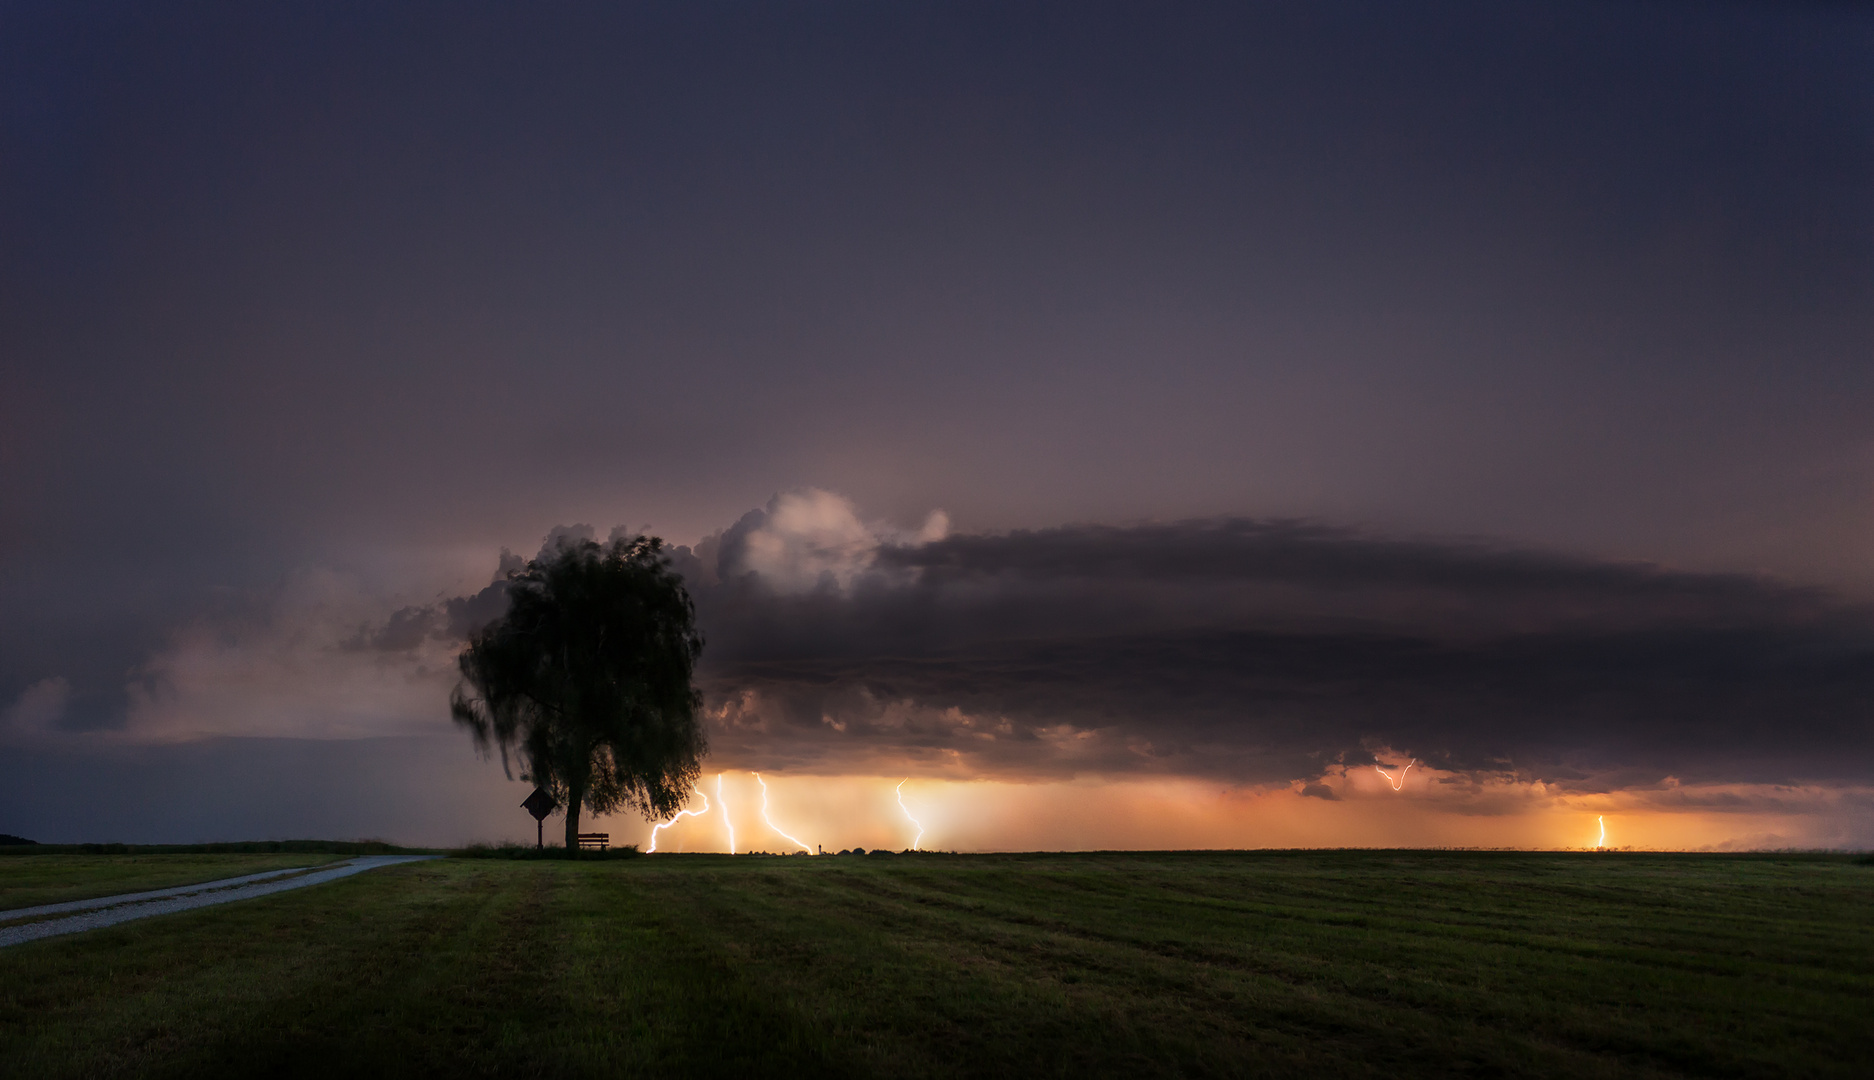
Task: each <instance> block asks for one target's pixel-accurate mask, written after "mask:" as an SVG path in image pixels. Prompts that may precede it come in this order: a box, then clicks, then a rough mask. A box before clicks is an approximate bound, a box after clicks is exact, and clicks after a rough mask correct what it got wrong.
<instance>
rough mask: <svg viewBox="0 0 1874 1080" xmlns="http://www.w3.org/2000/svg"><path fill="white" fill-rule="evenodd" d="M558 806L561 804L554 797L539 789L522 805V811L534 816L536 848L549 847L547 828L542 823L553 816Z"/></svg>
mask: <svg viewBox="0 0 1874 1080" xmlns="http://www.w3.org/2000/svg"><path fill="white" fill-rule="evenodd" d="M558 806H559V803H558V801H557V800H555V799H554V798H553V796H551V795H548V794H547V793H546V792H544V791H542V790H540V789H539V788H535V789H534V793H533V794H532V795H529V796H527V801H526V802H524V803H522V804H521V809H523V810H525V811H527V812H528V813H530V814H532V815H533V816H534V847H536V848H544V847H546V846H547V844H546V839H547V834H546V826H544V825H542V824H541V822H542V821H544V820H545V819H546V816H547V815H548V814H551V813H552V812H553V811H554V810H555V809H556V808H558Z"/></svg>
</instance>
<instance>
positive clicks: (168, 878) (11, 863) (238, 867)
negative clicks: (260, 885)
mask: <svg viewBox="0 0 1874 1080" xmlns="http://www.w3.org/2000/svg"><path fill="white" fill-rule="evenodd" d="M336 858H338V856H336V855H311V854H304V853H300V854H289V855H34V856H33V857H31V858H11V859H0V911H10V910H12V909H14V908H23V907H36V906H38V905H40V904H58V903H63V902H65V901H67V900H89V899H91V898H93V897H97V896H114V895H116V894H118V893H130V892H144V891H147V890H150V889H167V888H170V887H172V886H175V885H194V884H197V883H199V882H203V881H214V880H216V879H217V878H230V877H240V876H241V875H243V874H258V873H262V872H264V871H267V870H284V869H286V868H287V867H292V866H322V865H324V864H325V863H329V862H331V861H333V860H334V859H336Z"/></svg>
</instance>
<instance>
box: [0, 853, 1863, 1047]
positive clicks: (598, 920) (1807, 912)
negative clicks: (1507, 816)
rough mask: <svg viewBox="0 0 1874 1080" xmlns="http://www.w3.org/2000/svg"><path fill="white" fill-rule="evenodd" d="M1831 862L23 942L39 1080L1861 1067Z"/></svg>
mask: <svg viewBox="0 0 1874 1080" xmlns="http://www.w3.org/2000/svg"><path fill="white" fill-rule="evenodd" d="M1870 1017H1874V867H1869V866H1864V865H1856V864H1855V863H1854V862H1853V861H1852V860H1850V859H1848V858H1832V857H1825V856H1788V857H1769V856H1696V855H1625V854H1623V855H1602V856H1595V855H1518V854H1494V853H1475V854H1473V853H1449V852H1419V853H1382V852H1364V853H1362V852H1329V853H1294V854H1287V853H1274V854H1253V853H1252V854H1137V855H1134V854H1102V855H1033V856H922V857H906V856H893V857H880V856H866V857H856V856H853V857H838V858H815V859H809V858H804V857H796V858H786V859H781V858H769V859H762V858H749V857H740V858H730V857H725V856H700V855H687V856H686V855H679V856H652V857H647V858H640V859H628V860H616V861H610V862H593V863H581V862H547V861H536V862H524V861H517V862H509V861H503V860H443V861H438V862H430V863H419V864H412V865H408V866H400V867H394V868H390V869H385V870H377V871H372V872H371V873H368V874H364V875H361V876H358V877H354V878H349V879H346V880H344V881H341V882H337V883H334V884H330V885H322V886H317V887H314V888H309V889H305V890H302V891H296V892H290V893H285V894H281V895H278V896H273V897H268V898H265V899H262V900H256V901H250V902H246V903H239V904H231V905H226V906H223V907H217V908H211V909H206V910H203V911H197V912H190V913H186V914H182V915H174V916H165V917H161V918H157V919H152V920H147V921H143V922H137V923H131V924H127V925H124V926H120V927H115V928H111V929H107V930H101V931H96V932H92V933H90V934H85V935H78V936H74V937H69V938H62V939H50V940H46V941H40V942H35V943H30V944H26V945H21V946H16V947H13V948H8V949H5V950H0V1070H4V1071H6V1072H7V1073H9V1074H11V1075H18V1076H35V1077H38V1076H98V1075H104V1076H112V1075H149V1076H185V1075H187V1076H200V1075H210V1076H219V1075H253V1074H262V1073H267V1074H286V1075H321V1076H326V1075H335V1074H358V1073H364V1074H375V1073H382V1074H391V1075H451V1076H453V1075H493V1076H598V1075H608V1076H613V1075H621V1074H623V1075H632V1074H652V1075H659V1076H669V1075H679V1074H681V1075H684V1076H727V1075H750V1074H797V1075H816V1076H818V1075H830V1076H848V1075H851V1076H950V1075H978V1076H988V1075H1020V1076H1024V1077H1028V1076H1046V1077H1054V1076H1073V1077H1081V1078H1084V1077H1089V1076H1106V1075H1188V1076H1255V1075H1267V1076H1313V1075H1321V1076H1375V1077H1380V1076H1383V1077H1397V1076H1400V1075H1456V1074H1463V1075H1515V1076H1650V1075H1696V1076H1805V1077H1807V1076H1830V1075H1833V1076H1861V1075H1866V1073H1867V1069H1868V1067H1869V1066H1868V1063H1869V1062H1870V1061H1874V1033H1871V1032H1874V1022H1871V1021H1870Z"/></svg>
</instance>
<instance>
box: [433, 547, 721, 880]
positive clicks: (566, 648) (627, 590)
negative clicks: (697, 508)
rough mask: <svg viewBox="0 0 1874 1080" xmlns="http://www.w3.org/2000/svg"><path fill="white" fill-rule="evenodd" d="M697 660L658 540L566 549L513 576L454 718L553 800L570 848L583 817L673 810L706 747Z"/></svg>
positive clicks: (686, 609) (696, 642)
mask: <svg viewBox="0 0 1874 1080" xmlns="http://www.w3.org/2000/svg"><path fill="white" fill-rule="evenodd" d="M702 649H703V639H702V636H701V635H700V634H698V633H697V630H696V610H695V605H694V604H693V603H692V602H691V600H690V595H689V592H688V591H687V590H686V589H684V587H683V579H682V578H681V577H679V576H678V575H677V574H676V573H675V572H673V571H672V570H671V569H670V562H669V559H668V558H667V557H666V556H665V555H664V554H663V542H662V541H661V540H659V539H658V538H656V537H644V536H639V537H633V538H630V539H619V540H614V541H612V542H611V543H609V544H606V545H600V544H597V543H594V542H593V541H591V540H583V541H578V542H572V543H566V544H562V545H561V546H560V547H559V548H558V549H557V551H554V552H552V553H549V554H543V555H542V556H541V557H540V558H538V559H535V560H533V561H532V562H529V563H528V564H527V566H526V567H525V568H523V569H521V570H518V571H515V572H514V573H512V574H510V575H509V576H508V610H507V614H505V615H504V616H502V617H501V618H499V619H497V620H495V621H494V622H492V623H490V624H488V625H487V626H486V627H484V628H482V629H481V630H480V631H479V632H477V633H476V634H474V635H473V636H472V637H471V638H470V640H469V643H468V645H467V646H466V647H465V648H464V649H463V650H462V655H461V657H460V658H459V660H458V665H459V667H460V668H461V672H462V679H461V682H459V683H458V684H457V686H456V689H455V691H454V693H453V694H451V695H450V701H449V707H450V713H451V714H452V715H453V716H454V717H455V720H456V722H457V723H459V724H461V725H462V726H464V727H466V728H468V730H469V732H470V733H471V734H472V735H473V736H474V738H475V744H476V746H477V748H478V749H480V750H481V751H482V752H483V753H484V754H486V753H487V752H488V751H489V749H490V748H491V747H495V748H498V749H499V751H500V753H501V765H502V768H503V769H504V770H507V771H508V775H509V776H512V775H513V771H512V768H511V766H510V760H511V759H512V758H518V759H519V762H520V765H521V768H522V772H521V779H523V780H527V781H530V782H532V783H533V784H535V785H537V786H539V787H541V788H543V789H544V790H546V791H547V793H548V794H550V795H552V796H553V797H554V798H555V799H557V800H558V801H559V805H560V806H562V807H564V808H565V810H566V846H567V848H569V849H575V850H576V849H577V848H578V833H579V815H580V812H581V810H582V809H584V808H589V809H591V810H592V811H593V812H595V813H606V812H611V811H615V810H618V809H620V808H622V807H625V806H631V807H634V808H636V809H637V810H639V811H640V812H642V813H643V814H644V815H645V817H646V818H650V819H653V820H655V819H662V818H666V817H669V816H670V815H671V814H673V813H675V812H676V811H677V810H678V809H679V808H680V807H681V806H682V804H683V801H684V797H685V796H686V795H687V794H688V793H689V791H690V787H691V785H692V784H694V783H695V782H696V778H697V776H698V775H699V774H700V771H701V758H702V755H703V753H704V751H705V749H706V740H705V737H704V735H703V729H702V725H701V720H700V713H701V709H702V696H701V694H699V693H698V692H697V690H696V688H695V686H694V685H693V684H692V681H691V679H692V674H693V672H694V669H695V665H696V659H697V657H698V656H699V655H701V653H702Z"/></svg>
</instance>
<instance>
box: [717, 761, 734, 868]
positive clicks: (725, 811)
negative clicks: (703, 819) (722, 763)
mask: <svg viewBox="0 0 1874 1080" xmlns="http://www.w3.org/2000/svg"><path fill="white" fill-rule="evenodd" d="M716 801H717V802H718V803H721V804H722V823H723V825H725V826H727V827H728V830H729V854H731V855H733V854H735V822H733V821H730V820H729V800H727V799H725V798H723V797H722V774H721V773H717V774H716Z"/></svg>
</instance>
